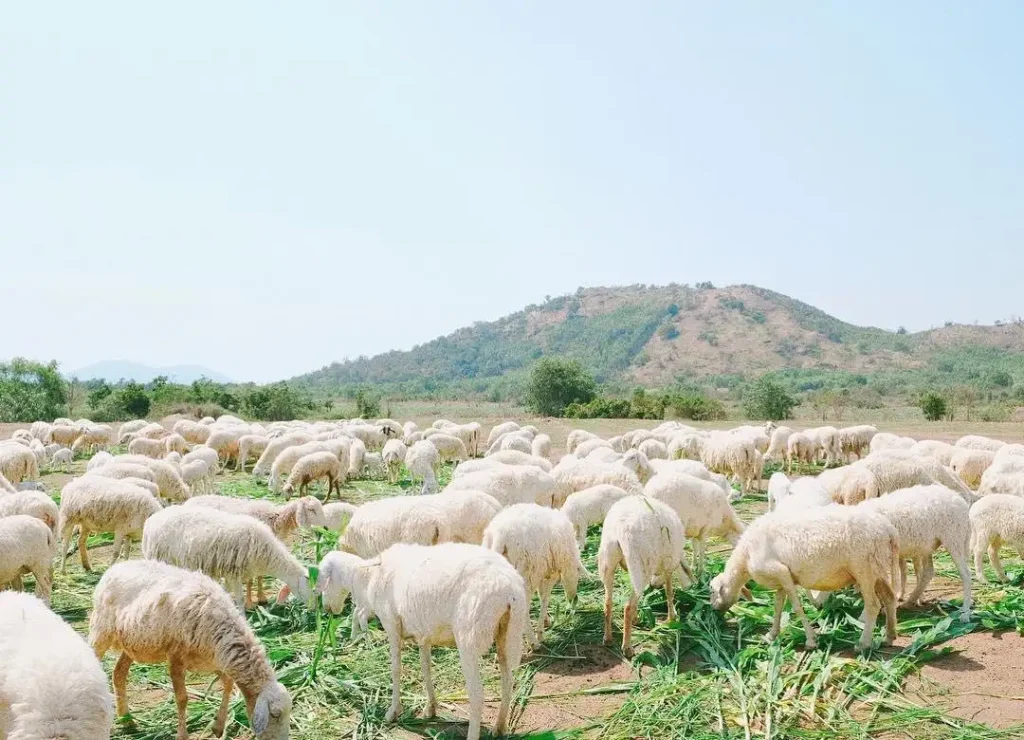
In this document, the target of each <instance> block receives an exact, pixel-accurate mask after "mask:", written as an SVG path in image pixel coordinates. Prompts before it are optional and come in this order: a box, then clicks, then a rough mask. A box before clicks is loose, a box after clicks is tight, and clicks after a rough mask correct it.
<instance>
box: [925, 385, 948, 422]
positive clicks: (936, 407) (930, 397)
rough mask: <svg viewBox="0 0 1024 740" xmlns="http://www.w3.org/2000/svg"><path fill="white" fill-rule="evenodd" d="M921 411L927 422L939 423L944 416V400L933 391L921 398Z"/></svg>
mask: <svg viewBox="0 0 1024 740" xmlns="http://www.w3.org/2000/svg"><path fill="white" fill-rule="evenodd" d="M920 405H921V411H923V412H924V418H925V419H927V420H928V421H940V420H941V419H942V418H943V417H944V416H945V415H946V399H945V398H943V397H942V396H940V395H939V394H938V393H936V392H935V391H930V392H928V393H925V394H924V395H923V396H921V402H920Z"/></svg>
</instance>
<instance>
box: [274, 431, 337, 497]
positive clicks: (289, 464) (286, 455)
mask: <svg viewBox="0 0 1024 740" xmlns="http://www.w3.org/2000/svg"><path fill="white" fill-rule="evenodd" d="M352 447H353V446H352V445H351V442H350V441H349V440H347V439H334V440H326V441H320V442H307V443H305V444H301V445H296V446H294V447H288V448H286V449H284V450H282V451H281V454H279V455H278V456H277V457H276V458H275V459H274V463H273V465H271V466H270V479H269V480H268V481H267V487H268V488H270V490H271V491H277V490H278V488H279V486H280V485H281V483H282V482H283V480H284V479H286V478H287V477H288V476H289V475H290V474H291V472H292V469H293V468H294V467H295V464H296V463H298V461H299V460H301V459H302V458H303V457H305V456H306V455H311V454H313V453H314V452H333V453H334V454H335V456H336V457H337V458H338V462H339V463H340V465H341V469H342V470H343V471H349V469H350V468H349V460H350V458H349V454H350V452H351V450H352Z"/></svg>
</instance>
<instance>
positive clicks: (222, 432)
mask: <svg viewBox="0 0 1024 740" xmlns="http://www.w3.org/2000/svg"><path fill="white" fill-rule="evenodd" d="M246 431H247V430H245V429H243V428H242V427H227V428H224V427H220V428H216V429H214V430H212V431H211V432H210V436H209V437H207V439H206V442H204V444H205V445H206V446H207V447H209V448H210V449H211V450H215V451H216V452H217V457H218V458H220V459H221V460H223V462H224V467H225V468H226V467H227V466H228V465H229V464H230V463H231V461H232V460H235V464H236V466H237V461H238V455H239V452H240V448H239V442H240V440H241V439H242V437H244V436H245V433H246Z"/></svg>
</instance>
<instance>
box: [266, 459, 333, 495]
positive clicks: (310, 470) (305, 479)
mask: <svg viewBox="0 0 1024 740" xmlns="http://www.w3.org/2000/svg"><path fill="white" fill-rule="evenodd" d="M321 478H326V479H327V492H326V494H325V495H324V501H327V500H329V499H330V498H331V491H337V492H338V498H339V499H340V498H341V482H342V481H343V480H344V479H345V471H344V470H342V467H341V461H340V460H338V456H337V455H335V454H334V453H333V452H313V453H310V454H308V455H303V456H302V457H300V458H299V460H298V462H296V463H295V467H293V468H292V472H291V473H290V474H289V475H288V480H287V481H285V484H284V486H282V488H281V490H282V491H283V492H284V497H285V500H287V499H290V498H291V495H292V492H293V491H294V490H295V488H296V486H297V487H298V489H299V495H300V496H305V495H306V489H307V487H308V486H309V484H310V483H312V482H314V481H317V480H319V479H321Z"/></svg>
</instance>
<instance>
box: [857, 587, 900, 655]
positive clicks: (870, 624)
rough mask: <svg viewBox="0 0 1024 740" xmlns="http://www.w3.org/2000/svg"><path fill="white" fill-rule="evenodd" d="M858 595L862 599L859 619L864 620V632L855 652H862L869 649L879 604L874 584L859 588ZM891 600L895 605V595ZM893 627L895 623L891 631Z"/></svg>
mask: <svg viewBox="0 0 1024 740" xmlns="http://www.w3.org/2000/svg"><path fill="white" fill-rule="evenodd" d="M860 595H861V596H862V597H863V598H864V611H863V612H862V613H861V617H863V619H864V631H863V632H862V633H861V635H860V640H858V641H857V650H860V651H864V650H870V649H871V643H872V641H873V639H874V636H875V623H876V622H877V621H878V612H879V609H880V608H881V602H880V601H879V599H878V594H877V593H876V592H875V586H874V584H872V585H871V586H868V587H866V588H864V587H861V589H860ZM891 600H892V601H893V602H894V603H895V600H896V597H895V595H893V596H892V599H891ZM887 602H888V599H887ZM886 621H888V603H887V605H886ZM895 626H896V623H895V621H893V629H895Z"/></svg>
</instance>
